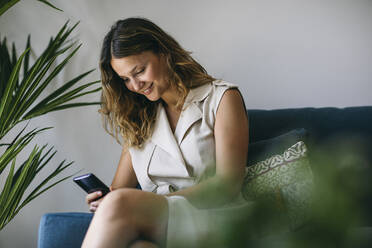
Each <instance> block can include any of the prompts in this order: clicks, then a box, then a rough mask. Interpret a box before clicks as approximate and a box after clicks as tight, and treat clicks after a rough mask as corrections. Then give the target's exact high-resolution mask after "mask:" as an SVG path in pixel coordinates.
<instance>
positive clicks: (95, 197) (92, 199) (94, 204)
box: [85, 186, 112, 213]
mask: <svg viewBox="0 0 372 248" xmlns="http://www.w3.org/2000/svg"><path fill="white" fill-rule="evenodd" d="M110 191H112V187H111V186H110ZM101 196H102V192H101V191H96V192H93V193H90V194H88V195H87V196H86V197H85V201H86V203H87V204H88V205H89V211H90V212H92V213H94V212H96V211H97V208H98V206H99V204H100V203H101V201H102V200H103V198H104V197H102V198H100V197H101Z"/></svg>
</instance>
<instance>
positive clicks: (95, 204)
mask: <svg viewBox="0 0 372 248" xmlns="http://www.w3.org/2000/svg"><path fill="white" fill-rule="evenodd" d="M98 205H99V202H98V201H94V202H91V203H90V206H91V207H95V208H96V207H98Z"/></svg>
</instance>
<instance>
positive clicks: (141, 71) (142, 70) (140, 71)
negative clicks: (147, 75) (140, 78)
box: [136, 67, 146, 75]
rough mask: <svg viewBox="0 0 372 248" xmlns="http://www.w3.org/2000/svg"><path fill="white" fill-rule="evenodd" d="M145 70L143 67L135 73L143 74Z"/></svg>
mask: <svg viewBox="0 0 372 248" xmlns="http://www.w3.org/2000/svg"><path fill="white" fill-rule="evenodd" d="M145 69H146V67H143V68H142V69H141V70H139V71H138V72H136V75H138V74H141V73H143V72H144V71H145Z"/></svg>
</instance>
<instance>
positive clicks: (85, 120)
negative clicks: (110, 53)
mask: <svg viewBox="0 0 372 248" xmlns="http://www.w3.org/2000/svg"><path fill="white" fill-rule="evenodd" d="M51 2H52V3H54V4H55V5H57V6H58V7H60V8H62V9H63V10H64V12H57V11H54V10H53V9H51V8H48V7H46V6H45V5H43V4H41V3H39V2H37V1H36V0H35V1H30V0H29V1H21V2H20V3H19V4H17V5H16V6H15V7H13V8H12V9H11V10H9V11H8V12H7V13H6V14H4V15H3V16H2V17H1V18H0V30H1V31H0V33H1V35H2V37H3V36H4V35H5V36H7V38H8V40H10V41H15V42H16V45H17V46H18V48H23V47H24V45H25V40H26V37H27V34H28V33H31V34H32V44H33V47H34V51H35V53H36V54H40V52H41V51H42V49H43V48H44V46H45V45H46V43H47V41H48V39H49V37H50V36H51V35H54V34H55V33H56V31H57V30H58V29H59V27H61V26H62V25H63V24H64V22H65V21H66V20H67V19H70V20H71V24H73V23H75V22H76V21H78V20H81V23H80V25H79V26H78V27H77V30H76V31H75V32H74V35H75V37H76V38H78V39H79V40H80V41H81V42H82V43H83V47H82V48H81V49H80V51H79V52H78V54H77V55H76V56H75V58H74V60H73V63H71V65H70V66H69V67H68V68H67V69H66V70H65V72H64V74H63V75H62V76H61V77H60V81H59V82H57V85H59V84H61V83H62V82H64V81H67V80H68V79H71V78H72V77H73V76H76V75H78V74H79V73H81V72H84V71H87V70H89V69H91V68H97V61H98V56H99V50H100V44H101V42H102V39H103V36H104V34H105V33H106V32H107V31H108V30H109V27H110V26H111V25H112V24H113V23H114V22H115V21H116V20H117V19H120V18H126V17H131V16H143V17H147V18H149V19H151V20H153V21H154V22H155V23H157V24H158V25H159V26H161V27H162V28H164V29H165V30H166V31H168V32H169V33H170V34H171V35H173V36H174V37H175V38H176V39H177V40H179V42H180V43H181V44H182V45H183V46H184V47H185V48H186V49H188V50H191V51H193V54H194V56H195V58H196V59H197V60H199V61H200V62H201V63H202V64H203V65H204V66H205V67H206V69H207V70H208V71H209V72H210V73H211V74H212V75H214V76H215V77H217V78H224V79H225V80H227V81H230V82H233V83H236V84H238V85H239V86H240V89H241V91H242V93H243V95H244V96H245V99H246V105H247V107H248V108H260V109H273V108H293V107H305V106H309V107H325V106H327V107H328V106H334V107H345V106H360V105H372V93H371V92H372V70H371V67H370V66H371V64H372V46H371V44H372V31H371V30H372V15H371V13H372V1H369V0H353V1H352V0H313V1H309V0H282V1H277V0H271V1H270V0H249V1H247V0H245V1H243V0H242V1H225V0H204V1H200V0H192V1H190V0H189V1H180V0H156V1H155V0H154V1H149V0H147V1H146V0H137V1H129V0H126V1H125V0H110V1H101V0H79V1H56V0H53V1H51ZM98 78H99V73H98V71H96V72H94V74H92V75H91V76H90V78H89V80H90V81H93V80H96V79H98ZM87 81H88V80H87ZM98 99H99V95H98V94H97V95H95V96H94V97H93V96H92V97H91V99H89V100H93V101H96V100H98ZM97 109H98V107H86V108H81V109H75V110H69V111H62V112H59V113H52V114H50V115H48V116H47V117H43V118H39V119H37V120H35V121H33V122H32V123H31V124H30V126H34V127H36V126H39V127H44V126H49V125H51V126H54V127H55V128H54V129H52V130H51V131H48V132H47V133H45V134H43V135H40V136H39V137H38V138H37V139H36V140H35V141H36V142H37V143H38V144H45V143H49V144H52V145H54V146H55V147H56V149H57V150H58V153H57V157H56V158H55V159H54V160H53V163H51V164H50V165H49V167H50V169H49V170H51V169H53V166H55V165H56V164H57V163H58V162H59V161H61V160H63V159H64V158H66V159H67V160H69V161H71V160H74V161H75V164H74V166H73V168H72V169H71V170H70V171H69V172H70V173H73V172H76V171H78V170H79V169H83V171H82V172H81V173H83V172H93V173H95V174H97V175H98V176H99V177H100V178H102V179H103V181H105V182H106V183H107V184H109V183H110V182H111V179H112V175H113V173H114V170H115V166H116V164H117V161H118V157H119V154H120V146H119V145H117V144H116V143H115V141H114V140H113V139H112V138H111V137H110V136H109V135H107V134H106V133H105V132H104V130H103V129H102V127H101V123H100V118H99V115H98V114H97ZM19 161H21V159H19ZM67 174H68V173H66V175H67ZM1 180H2V181H3V180H4V178H3V177H2V178H1ZM0 185H1V182H0ZM67 211H87V206H86V205H85V203H84V193H83V192H82V191H81V190H80V189H79V188H77V187H76V186H75V185H74V184H73V183H72V182H71V180H69V181H66V182H64V183H62V184H60V185H59V186H57V187H54V188H53V189H52V190H50V191H49V192H47V193H46V194H44V195H42V196H41V197H39V198H38V199H37V200H35V201H34V202H32V203H31V204H30V205H28V206H27V207H26V208H24V210H22V211H21V213H20V214H19V215H18V216H17V217H16V218H15V219H14V220H13V221H12V222H11V223H10V224H9V225H8V226H7V227H6V228H5V229H4V230H3V231H2V232H0V247H34V246H36V240H37V228H38V222H39V220H40V217H41V215H42V214H43V213H46V212H67ZM20 237H22V238H20Z"/></svg>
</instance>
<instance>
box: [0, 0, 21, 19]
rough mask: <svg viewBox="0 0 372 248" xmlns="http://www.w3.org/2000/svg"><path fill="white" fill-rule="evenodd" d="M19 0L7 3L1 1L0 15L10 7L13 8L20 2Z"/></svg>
mask: <svg viewBox="0 0 372 248" xmlns="http://www.w3.org/2000/svg"><path fill="white" fill-rule="evenodd" d="M18 2H19V0H11V1H7V2H5V3H1V5H0V16H2V15H3V14H4V13H5V12H6V11H7V10H8V9H9V8H11V7H12V6H13V5H14V4H16V3H18Z"/></svg>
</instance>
